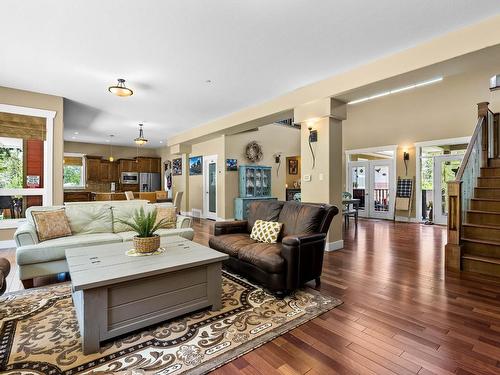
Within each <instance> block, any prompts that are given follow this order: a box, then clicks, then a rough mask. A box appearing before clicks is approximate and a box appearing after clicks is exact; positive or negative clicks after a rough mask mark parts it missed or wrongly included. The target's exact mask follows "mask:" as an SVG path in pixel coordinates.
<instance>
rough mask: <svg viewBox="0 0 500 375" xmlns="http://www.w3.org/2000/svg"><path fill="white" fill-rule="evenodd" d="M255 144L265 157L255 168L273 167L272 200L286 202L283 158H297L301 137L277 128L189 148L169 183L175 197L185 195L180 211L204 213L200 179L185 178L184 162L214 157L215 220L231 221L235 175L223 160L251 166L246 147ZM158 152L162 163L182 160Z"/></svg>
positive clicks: (225, 137) (268, 126) (232, 136)
mask: <svg viewBox="0 0 500 375" xmlns="http://www.w3.org/2000/svg"><path fill="white" fill-rule="evenodd" d="M254 140H255V141H257V142H259V143H260V144H261V146H262V148H263V154H264V157H263V159H262V160H261V161H260V162H259V163H257V164H259V165H267V166H271V167H272V177H271V179H272V180H271V183H272V188H273V192H272V194H273V196H275V197H278V199H285V183H286V169H287V166H286V157H288V156H296V155H299V154H300V133H299V131H298V130H296V129H291V128H287V127H284V126H280V125H267V126H263V127H261V128H259V130H257V131H253V132H246V133H241V134H236V135H231V136H220V137H217V138H214V139H211V140H209V141H206V142H200V143H197V144H194V145H192V146H191V152H190V153H189V155H186V154H183V155H182V158H183V174H182V176H174V177H173V181H172V185H173V193H174V194H175V192H176V191H185V192H187V197H185V198H183V203H182V208H181V210H182V211H188V212H190V211H191V210H192V209H193V208H194V209H200V210H202V209H203V175H200V176H189V175H188V173H189V171H188V163H187V160H188V159H187V158H188V157H189V156H209V155H217V216H218V217H219V218H221V219H231V218H233V217H234V198H236V197H238V195H239V191H238V172H237V171H232V172H228V171H226V159H237V160H238V165H244V164H250V163H249V162H247V161H245V159H246V158H245V155H244V154H245V147H246V145H247V144H248V143H249V142H250V141H254ZM159 152H160V154H161V157H162V160H163V161H166V160H172V159H175V158H178V157H181V156H180V155H172V154H170V153H169V149H168V147H164V148H163V149H161V150H160V151H159ZM277 152H281V153H282V163H281V167H280V171H279V175H277V174H276V166H277V165H276V163H275V161H274V157H273V154H275V153H277ZM185 195H186V193H185Z"/></svg>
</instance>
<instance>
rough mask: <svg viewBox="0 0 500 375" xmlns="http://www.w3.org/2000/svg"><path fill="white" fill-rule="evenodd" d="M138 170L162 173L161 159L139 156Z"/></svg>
mask: <svg viewBox="0 0 500 375" xmlns="http://www.w3.org/2000/svg"><path fill="white" fill-rule="evenodd" d="M137 166H138V171H139V172H141V173H160V172H161V159H160V158H147V157H138V158H137Z"/></svg>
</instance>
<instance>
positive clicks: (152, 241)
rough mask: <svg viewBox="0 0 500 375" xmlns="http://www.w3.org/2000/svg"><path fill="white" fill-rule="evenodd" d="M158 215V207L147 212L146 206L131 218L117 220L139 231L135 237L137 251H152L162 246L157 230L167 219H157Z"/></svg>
mask: <svg viewBox="0 0 500 375" xmlns="http://www.w3.org/2000/svg"><path fill="white" fill-rule="evenodd" d="M156 217H157V212H156V209H155V210H153V211H151V212H147V213H146V212H145V210H144V207H141V208H140V209H138V210H137V211H136V212H135V213H134V215H133V216H132V219H130V220H123V219H116V221H117V222H119V223H122V224H125V225H128V226H129V227H130V228H131V229H133V230H134V231H135V232H136V233H137V236H134V238H133V241H134V249H135V251H136V252H138V253H151V252H155V251H156V250H158V248H159V247H160V236H158V235H157V234H156V233H155V232H156V231H157V230H158V229H160V228H161V227H162V226H164V225H165V224H166V223H167V219H166V218H163V219H161V220H158V221H156Z"/></svg>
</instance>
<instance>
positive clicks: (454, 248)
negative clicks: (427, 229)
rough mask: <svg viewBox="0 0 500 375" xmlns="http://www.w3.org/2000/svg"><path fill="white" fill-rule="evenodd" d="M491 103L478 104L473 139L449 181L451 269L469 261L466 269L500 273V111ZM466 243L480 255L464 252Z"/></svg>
mask: <svg viewBox="0 0 500 375" xmlns="http://www.w3.org/2000/svg"><path fill="white" fill-rule="evenodd" d="M488 104H489V103H487V102H483V103H479V104H478V120H477V124H476V127H475V129H474V133H473V135H472V138H471V141H470V143H469V145H468V147H467V151H466V153H465V156H464V158H463V161H462V163H461V165H460V169H459V170H458V173H457V176H456V179H455V180H454V181H450V182H448V241H447V244H446V246H445V267H446V269H447V270H450V271H461V270H462V269H463V268H464V267H463V266H464V264H467V267H465V268H467V270H472V271H474V272H481V271H482V270H483V268H484V270H485V273H489V274H492V273H493V274H496V273H497V272H499V273H500V238H498V241H496V238H492V236H493V237H496V236H497V235H498V233H500V209H498V208H499V207H500V195H498V194H500V145H499V143H500V142H499V136H500V134H499V121H498V113H497V114H493V113H492V112H491V111H490V110H489V109H488ZM497 174H498V175H497ZM497 195H498V196H497ZM497 219H498V220H497ZM464 246H466V249H467V248H472V249H478V250H474V252H478V253H479V254H474V253H465V254H464ZM481 252H484V254H483V253H481ZM466 262H471V264H473V266H470V265H469V263H466ZM474 262H476V263H477V262H484V264H485V265H486V266H485V267H482V266H481V267H478V266H477V264H476V263H474ZM478 270H479V271H478ZM499 275H500V274H499Z"/></svg>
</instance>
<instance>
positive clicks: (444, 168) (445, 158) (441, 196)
mask: <svg viewBox="0 0 500 375" xmlns="http://www.w3.org/2000/svg"><path fill="white" fill-rule="evenodd" d="M462 159H463V155H438V156H434V173H433V175H434V176H433V185H434V186H433V188H434V192H433V195H434V205H433V209H432V212H433V215H434V220H433V221H434V223H436V224H443V225H445V224H446V223H447V220H448V181H453V180H454V179H455V177H456V175H457V172H458V169H459V168H460V164H461V163H462Z"/></svg>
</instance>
